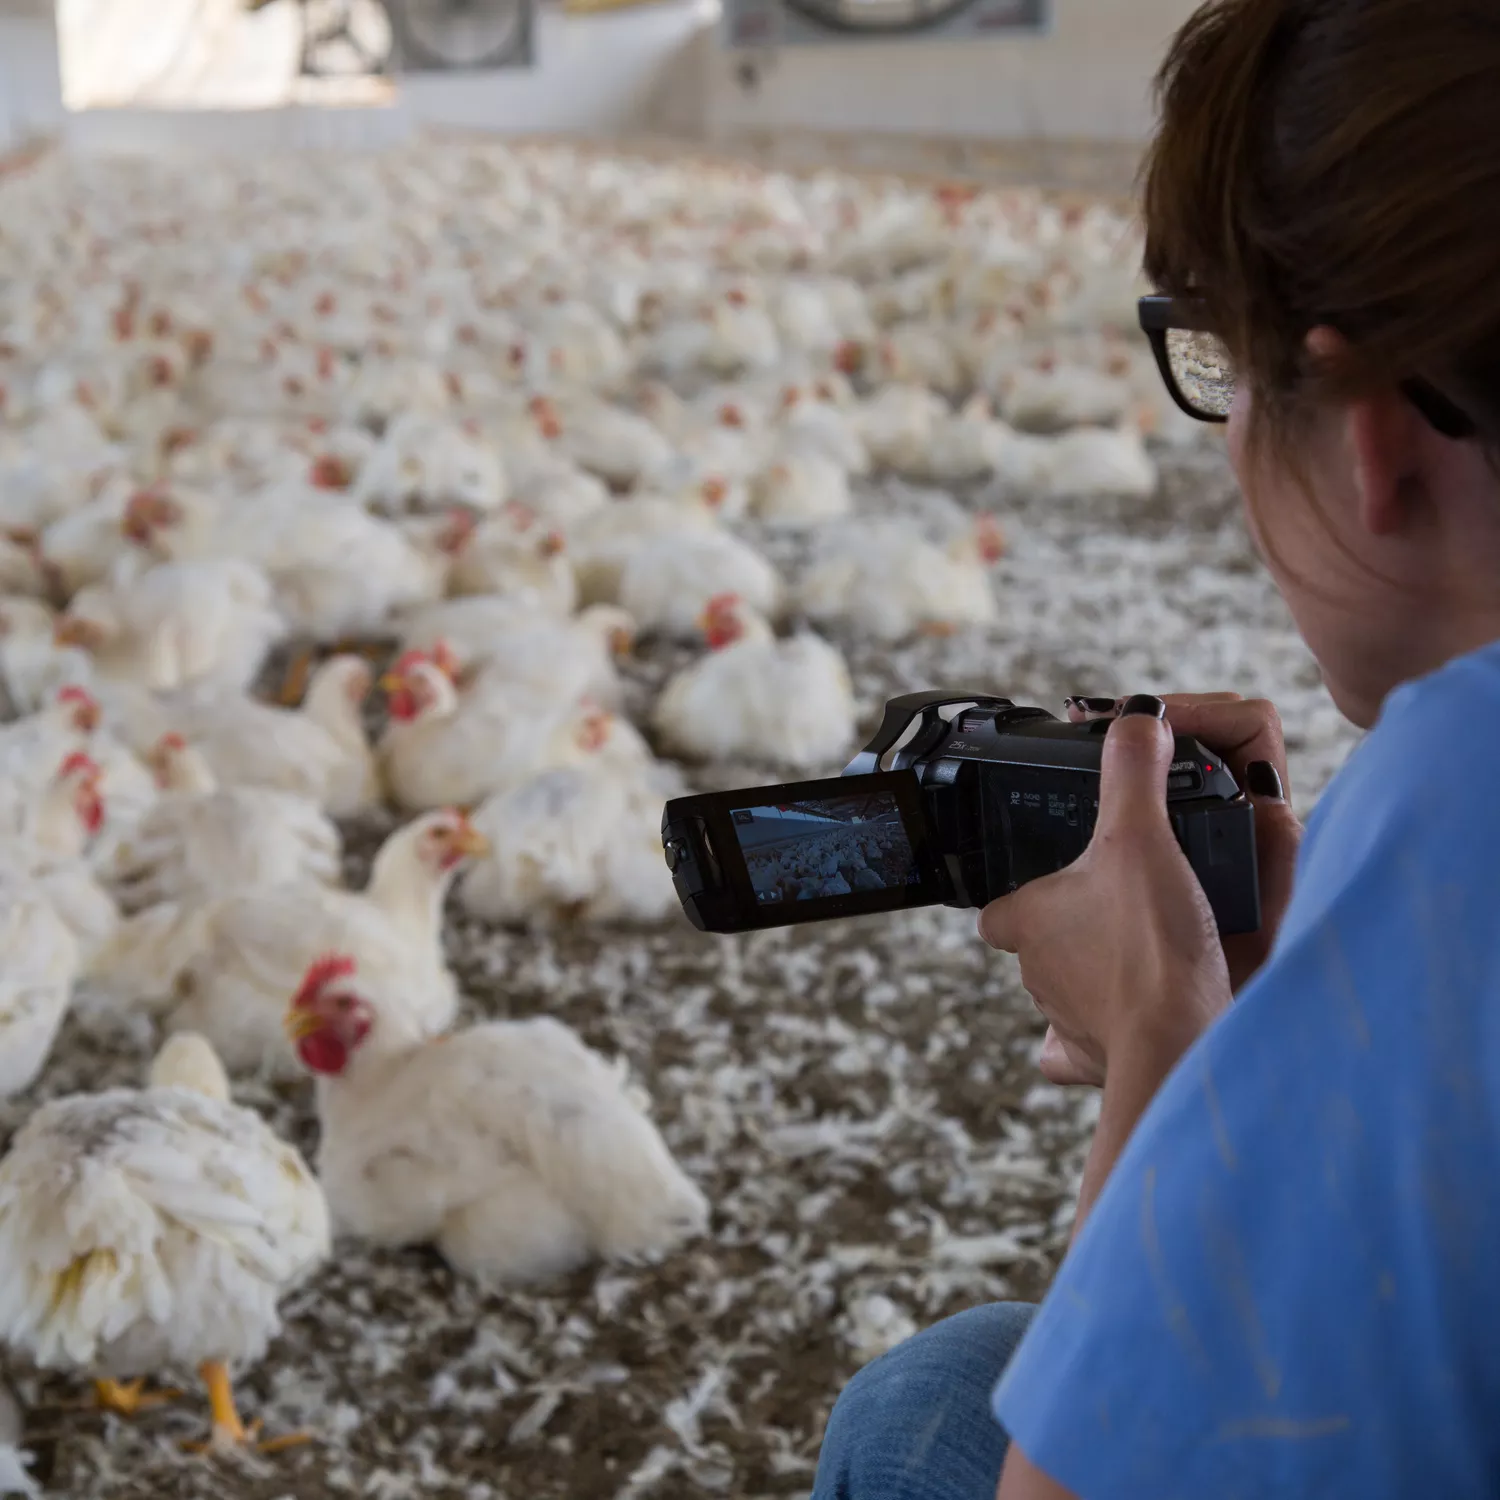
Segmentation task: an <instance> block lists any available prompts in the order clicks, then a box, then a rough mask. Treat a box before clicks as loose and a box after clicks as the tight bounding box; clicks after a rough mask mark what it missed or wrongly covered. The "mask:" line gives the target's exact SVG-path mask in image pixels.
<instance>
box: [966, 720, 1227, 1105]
mask: <svg viewBox="0 0 1500 1500" xmlns="http://www.w3.org/2000/svg"><path fill="white" fill-rule="evenodd" d="M1165 712H1166V709H1165V705H1164V704H1163V703H1162V702H1161V701H1160V700H1159V699H1155V698H1145V697H1137V698H1132V699H1130V700H1129V701H1128V702H1127V703H1126V705H1125V707H1124V708H1123V710H1122V711H1121V717H1120V719H1119V721H1118V722H1117V723H1116V724H1114V725H1112V726H1111V728H1110V731H1109V734H1108V735H1107V736H1106V738H1105V742H1104V763H1103V767H1102V775H1101V778H1100V788H1099V817H1098V821H1097V823H1096V824H1095V827H1094V834H1093V837H1092V839H1091V840H1090V842H1089V846H1088V848H1087V849H1086V850H1085V851H1084V853H1083V854H1082V855H1081V856H1080V857H1079V858H1078V859H1077V860H1075V861H1074V862H1073V863H1072V864H1071V865H1069V866H1068V867H1067V868H1066V869H1063V870H1059V871H1058V872H1057V874H1055V875H1049V876H1047V877H1045V878H1044V879H1041V880H1034V881H1032V882H1030V883H1029V884H1027V885H1024V886H1022V887H1021V889H1020V890H1019V891H1016V892H1015V893H1014V894H1013V895H1010V896H1005V897H1002V898H1001V899H1000V900H999V901H994V902H991V904H990V905H989V906H987V907H986V908H985V909H984V911H983V913H982V914H981V916H980V919H979V930H980V934H981V935H982V936H983V937H984V939H985V941H986V942H988V943H990V944H991V945H992V946H994V947H996V948H1001V949H1004V950H1006V951H1008V952H1011V953H1016V954H1018V955H1019V956H1020V959H1021V982H1022V983H1023V984H1024V985H1025V986H1026V988H1027V990H1028V991H1029V992H1030V993H1031V996H1032V998H1033V999H1034V1000H1035V1001H1036V1003H1037V1006H1038V1008H1039V1009H1040V1010H1041V1011H1042V1013H1043V1015H1045V1016H1046V1018H1047V1021H1048V1022H1049V1024H1050V1026H1051V1028H1052V1033H1053V1035H1052V1037H1051V1038H1050V1039H1049V1043H1048V1049H1047V1051H1046V1052H1045V1053H1044V1066H1045V1069H1046V1071H1047V1073H1048V1076H1049V1077H1051V1078H1052V1079H1053V1081H1054V1082H1095V1083H1097V1082H1100V1081H1102V1079H1103V1076H1104V1073H1105V1071H1106V1069H1107V1067H1108V1065H1109V1062H1110V1059H1111V1057H1112V1056H1117V1055H1118V1054H1119V1053H1120V1052H1121V1051H1122V1049H1127V1050H1128V1049H1131V1048H1141V1049H1149V1050H1151V1051H1153V1052H1154V1053H1156V1054H1158V1055H1160V1056H1165V1055H1167V1054H1170V1055H1171V1056H1172V1057H1173V1058H1175V1057H1176V1056H1180V1055H1181V1053H1182V1052H1183V1051H1185V1050H1186V1049H1187V1048H1188V1046H1190V1045H1191V1044H1192V1042H1193V1040H1194V1039H1195V1038H1196V1037H1197V1036H1198V1035H1199V1033H1200V1032H1202V1031H1203V1030H1204V1029H1205V1028H1206V1027H1207V1026H1208V1024H1209V1023H1210V1022H1211V1021H1212V1020H1213V1019H1214V1017H1215V1016H1217V1015H1218V1014H1219V1013H1220V1012H1221V1011H1222V1010H1224V1009H1225V1007H1227V1006H1228V1004H1229V1003H1230V997H1231V991H1230V982H1229V971H1228V968H1227V965H1226V963H1225V955H1224V951H1223V948H1222V947H1221V946H1220V942H1219V935H1218V929H1217V927H1216V926H1215V923H1214V916H1213V911H1212V909H1211V908H1210V907H1209V904H1208V898H1207V897H1206V896H1205V895H1204V894H1203V889H1202V887H1201V886H1200V885H1199V884H1198V879H1197V877H1196V876H1195V875H1194V874H1193V869H1192V866H1191V865H1190V864H1189V863H1188V861H1187V857H1186V856H1185V855H1184V854H1183V852H1182V850H1181V849H1180V848H1179V847H1178V844H1177V840H1176V838H1175V836H1174V835H1173V832H1172V825H1171V822H1170V820H1169V819H1168V816H1167V806H1166V790H1167V771H1168V767H1169V766H1170V765H1171V761H1172V734H1171V732H1170V731H1169V730H1168V728H1167V726H1166V725H1165V724H1164V723H1163V722H1162V719H1161V717H1159V715H1164V714H1165Z"/></svg>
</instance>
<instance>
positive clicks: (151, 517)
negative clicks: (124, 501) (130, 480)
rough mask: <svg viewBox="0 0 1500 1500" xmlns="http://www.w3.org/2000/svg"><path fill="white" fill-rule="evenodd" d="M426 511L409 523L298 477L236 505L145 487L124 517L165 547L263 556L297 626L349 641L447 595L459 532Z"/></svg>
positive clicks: (133, 532) (136, 532)
mask: <svg viewBox="0 0 1500 1500" xmlns="http://www.w3.org/2000/svg"><path fill="white" fill-rule="evenodd" d="M465 514H467V513H465ZM419 519H420V522H421V523H422V524H418V523H416V522H414V523H412V524H411V525H410V526H409V527H407V528H406V529H403V528H402V527H400V526H397V525H394V524H393V523H391V522H389V521H384V520H381V519H380V518H379V517H378V516H372V515H370V514H369V512H368V511H366V510H364V509H363V508H362V507H360V506H358V505H355V504H352V503H351V502H349V501H347V500H344V499H341V498H340V499H334V500H332V501H330V500H329V499H328V497H327V495H326V493H324V492H321V491H319V490H318V489H317V487H316V486H313V485H310V484H301V483H298V484H292V485H281V486H278V487H277V488H275V489H272V490H265V491H261V492H260V493H258V494H256V495H254V496H246V497H243V498H241V499H240V500H238V501H237V502H236V503H235V504H234V505H232V506H230V505H225V504H223V503H220V502H215V501H212V500H209V499H207V498H206V497H204V496H199V495H191V494H186V493H184V492H181V491H175V490H174V491H173V492H172V494H171V495H162V494H155V493H149V494H141V495H137V496H136V497H134V498H133V499H132V500H131V502H130V504H129V505H128V506H127V507H126V515H125V521H124V523H123V524H124V526H125V528H126V531H127V533H128V534H129V535H130V537H131V539H132V540H133V541H135V542H136V544H137V545H138V546H140V547H143V548H148V549H149V550H150V551H151V552H152V553H153V554H154V555H157V556H161V557H167V558H198V559H222V558H230V559H246V558H248V559H251V560H253V562H254V563H256V564H258V565H259V566H260V567H261V568H263V569H264V571H265V573H266V574H267V575H269V577H270V579H271V580H272V583H273V584H274V588H275V601H276V607H277V609H278V610H279V611H280V613H281V614H282V615H283V616H284V617H285V620H286V623H287V625H288V626H289V627H290V628H291V629H292V630H294V631H296V632H297V633H299V634H302V635H307V636H312V637H313V638H315V639H317V640H321V641H340V640H352V639H358V638H360V637H363V636H368V635H370V634H372V633H378V631H379V629H380V626H381V625H382V624H383V623H384V620H385V617H386V615H387V614H389V613H390V612H391V611H392V610H394V609H400V608H403V607H409V606H411V605H413V604H418V603H421V602H422V601H424V600H427V599H436V598H438V597H439V596H440V595H441V594H442V592H443V589H444V587H445V584H446V581H447V577H448V570H449V566H450V564H451V561H452V559H451V557H450V555H449V550H450V549H451V547H452V546H453V545H455V544H456V542H457V532H456V531H455V530H454V528H453V526H452V525H451V524H450V522H449V520H448V519H447V518H442V517H439V518H427V517H422V518H419ZM239 566H241V567H244V566H246V564H245V563H244V562H240V563H239Z"/></svg>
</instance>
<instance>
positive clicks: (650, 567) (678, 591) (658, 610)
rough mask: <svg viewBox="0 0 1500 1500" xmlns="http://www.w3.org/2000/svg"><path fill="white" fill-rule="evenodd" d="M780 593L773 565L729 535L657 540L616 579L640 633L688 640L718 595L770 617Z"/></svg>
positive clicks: (689, 534)
mask: <svg viewBox="0 0 1500 1500" xmlns="http://www.w3.org/2000/svg"><path fill="white" fill-rule="evenodd" d="M783 592H784V591H783V588H782V583H781V575H780V574H779V573H777V571H776V569H775V567H774V566H773V565H772V564H771V562H770V561H769V560H768V559H767V558H766V557H764V556H763V555H762V554H761V553H760V552H758V551H757V550H756V549H755V548H754V547H752V546H751V545H750V544H749V543H748V542H744V541H741V540H740V539H739V538H738V537H736V536H734V535H732V534H731V533H730V532H727V531H690V532H683V533H678V534H671V533H669V534H668V535H666V536H660V537H656V538H655V539H653V540H651V541H648V542H646V543H645V544H644V545H642V546H641V547H639V548H637V549H636V551H635V552H634V553H632V554H631V556H630V558H629V560H628V561H627V562H626V564H625V568H624V571H623V573H622V574H621V577H620V603H621V605H622V606H623V608H624V609H625V610H626V611H627V612H628V613H629V615H630V616H631V617H632V618H633V619H634V620H636V621H637V622H638V623H639V625H640V627H641V629H642V630H648V631H658V632H660V633H662V634H664V635H670V636H676V637H680V638H689V639H690V638H692V637H694V636H695V635H697V633H698V621H699V619H700V618H701V617H702V614H703V611H704V608H705V607H706V606H707V604H708V601H709V600H710V599H712V598H714V597H715V596H716V595H718V594H737V595H738V596H739V597H740V598H741V599H743V600H744V601H745V603H746V604H748V605H749V606H750V607H751V608H752V609H754V610H757V611H759V612H760V613H761V614H763V615H767V616H770V617H774V616H775V615H777V614H778V613H779V612H780V609H781V605H782V595H783Z"/></svg>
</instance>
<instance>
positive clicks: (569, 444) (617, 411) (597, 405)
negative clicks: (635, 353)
mask: <svg viewBox="0 0 1500 1500" xmlns="http://www.w3.org/2000/svg"><path fill="white" fill-rule="evenodd" d="M559 419H560V421H561V425H562V436H561V439H560V441H561V445H562V447H563V449H564V451H565V452H566V453H567V454H568V456H569V457H570V458H571V459H572V460H573V462H574V463H576V464H578V465H579V466H580V467H581V468H584V469H587V470H588V471H589V472H590V473H591V474H597V475H598V476H599V478H601V479H603V480H605V481H606V482H607V483H609V484H612V485H619V486H620V487H622V488H624V487H628V486H630V485H633V484H635V483H637V482H638V481H639V480H640V478H641V476H642V475H644V474H649V473H653V472H655V471H656V470H658V469H660V468H661V467H662V466H663V465H665V464H666V463H668V462H670V460H671V457H672V452H673V449H672V445H671V444H670V443H669V442H668V441H667V439H666V438H665V437H663V436H662V434H661V433H660V432H658V431H657V429H656V428H655V427H653V426H652V425H651V423H650V422H648V421H647V420H646V419H645V418H644V417H642V416H638V415H637V414H636V413H635V412H632V411H627V410H625V408H623V407H619V406H612V405H611V404H610V403H609V402H606V401H599V400H597V399H586V398H582V397H580V398H578V399H575V400H573V401H569V402H565V403H562V404H561V407H560V411H559Z"/></svg>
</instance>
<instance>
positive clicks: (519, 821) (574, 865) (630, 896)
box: [458, 763, 682, 922]
mask: <svg viewBox="0 0 1500 1500" xmlns="http://www.w3.org/2000/svg"><path fill="white" fill-rule="evenodd" d="M681 789H682V783H681V778H680V777H679V776H678V775H677V774H676V773H675V772H674V771H673V770H672V769H671V768H669V767H667V766H664V765H661V764H655V765H650V766H647V767H644V768H643V769H642V770H641V771H626V772H625V773H623V774H622V773H621V771H620V770H619V769H617V768H615V767H612V766H606V765H600V764H598V763H594V764H590V765H582V766H566V767H563V768H562V769H559V770H553V771H543V772H542V774H541V775H540V776H534V777H532V778H531V780H529V781H524V782H522V783H520V785H518V786H515V787H512V788H511V789H510V790H509V791H508V792H502V793H501V794H500V795H499V796H496V797H491V798H489V799H487V800H486V801H485V802H483V803H481V804H480V806H479V807H478V809H477V810H476V811H475V813H474V826H475V828H477V829H478V830H479V832H480V833H481V834H482V835H483V836H484V837H485V838H486V839H487V840H488V842H489V846H490V852H489V853H488V854H487V855H485V856H484V858H483V859H480V860H477V861H476V862H475V863H474V864H473V865H472V866H471V867H470V868H469V869H468V870H466V871H465V872H464V875H463V876H462V878H461V879H460V881H459V884H458V900H459V903H460V904H461V905H462V906H463V908H464V910H465V911H467V912H469V913H470V914H471V915H472V916H476V917H483V918H485V919H487V920H490V921H497V922H528V921H530V922H546V921H549V920H553V919H556V918H560V917H561V918H568V919H581V920H585V921H605V922H608V921H633V922H651V921H657V920H659V919H660V918H662V917H663V916H665V915H666V914H667V912H668V911H670V910H671V909H672V907H673V905H674V904H675V901H676V894H675V892H674V890H673V887H672V877H671V875H670V873H669V872H668V870H667V867H666V864H665V863H664V861H663V859H662V847H661V815H662V806H663V804H664V803H665V801H666V799H667V798H668V797H671V796H675V795H676V794H677V793H678V792H679V791H680V790H681Z"/></svg>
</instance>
